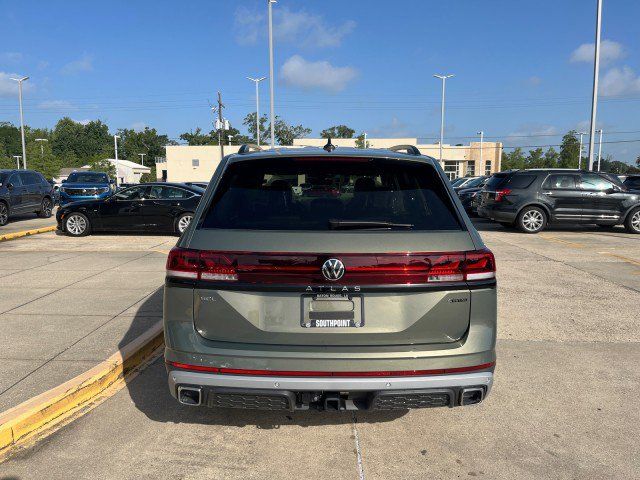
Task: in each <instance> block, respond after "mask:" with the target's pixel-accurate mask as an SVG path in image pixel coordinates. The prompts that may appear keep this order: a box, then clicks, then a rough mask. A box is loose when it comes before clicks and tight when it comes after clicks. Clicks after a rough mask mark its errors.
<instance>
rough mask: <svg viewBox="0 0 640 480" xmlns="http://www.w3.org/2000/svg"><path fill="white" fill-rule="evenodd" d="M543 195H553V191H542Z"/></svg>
mask: <svg viewBox="0 0 640 480" xmlns="http://www.w3.org/2000/svg"><path fill="white" fill-rule="evenodd" d="M542 194H543V195H553V192H542Z"/></svg>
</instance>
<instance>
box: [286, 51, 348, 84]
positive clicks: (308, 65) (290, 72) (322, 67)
mask: <svg viewBox="0 0 640 480" xmlns="http://www.w3.org/2000/svg"><path fill="white" fill-rule="evenodd" d="M357 75H358V72H357V71H356V69H355V68H353V67H334V66H333V65H331V64H330V63H329V62H327V61H326V60H320V61H317V62H310V61H307V60H305V59H304V58H302V57H301V56H300V55H294V56H292V57H291V58H289V59H288V60H287V61H286V62H284V65H282V68H281V69H280V78H282V80H283V81H284V82H285V83H286V84H287V85H290V86H293V87H299V88H302V89H305V90H314V89H319V90H327V91H330V92H339V91H341V90H344V89H345V87H346V86H347V84H348V83H349V82H350V81H351V80H353V79H354V78H355V77H356V76H357Z"/></svg>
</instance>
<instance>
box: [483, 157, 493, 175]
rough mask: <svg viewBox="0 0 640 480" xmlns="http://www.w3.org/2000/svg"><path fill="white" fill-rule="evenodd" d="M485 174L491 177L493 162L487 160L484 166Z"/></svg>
mask: <svg viewBox="0 0 640 480" xmlns="http://www.w3.org/2000/svg"><path fill="white" fill-rule="evenodd" d="M484 174H485V175H491V160H487V161H486V163H485V164H484Z"/></svg>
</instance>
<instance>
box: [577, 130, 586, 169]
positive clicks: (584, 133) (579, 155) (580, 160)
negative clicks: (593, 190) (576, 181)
mask: <svg viewBox="0 0 640 480" xmlns="http://www.w3.org/2000/svg"><path fill="white" fill-rule="evenodd" d="M586 134H587V132H578V135H580V150H579V151H578V169H580V168H582V136H583V135H586Z"/></svg>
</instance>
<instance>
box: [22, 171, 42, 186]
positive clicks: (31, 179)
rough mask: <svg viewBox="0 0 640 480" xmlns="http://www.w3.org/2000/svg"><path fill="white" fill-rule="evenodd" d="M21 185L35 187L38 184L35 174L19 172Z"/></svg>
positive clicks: (37, 177) (38, 180)
mask: <svg viewBox="0 0 640 480" xmlns="http://www.w3.org/2000/svg"><path fill="white" fill-rule="evenodd" d="M20 177H21V178H22V184H23V185H37V184H38V183H40V178H39V176H38V174H36V173H35V172H20Z"/></svg>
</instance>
